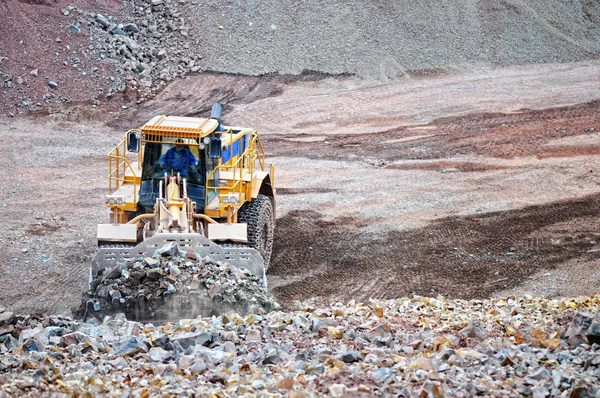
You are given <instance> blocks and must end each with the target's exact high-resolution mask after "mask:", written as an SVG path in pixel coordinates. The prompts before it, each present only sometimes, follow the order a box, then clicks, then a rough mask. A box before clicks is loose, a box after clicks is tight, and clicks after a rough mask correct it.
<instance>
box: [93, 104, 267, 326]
mask: <svg viewBox="0 0 600 398" xmlns="http://www.w3.org/2000/svg"><path fill="white" fill-rule="evenodd" d="M221 116H222V108H221V106H220V105H219V104H214V105H213V107H212V110H211V113H210V117H208V118H200V117H185V116H165V115H160V116H156V117H154V118H152V119H151V120H150V121H148V122H147V123H146V124H144V125H143V126H142V127H141V128H140V129H133V130H129V131H128V132H127V133H126V134H125V136H124V137H123V139H122V141H121V142H120V143H119V144H118V145H117V146H116V147H115V148H114V149H113V150H112V151H111V152H110V153H109V154H108V164H109V171H108V194H107V195H106V197H105V202H106V207H107V209H108V220H107V222H106V223H102V224H99V225H98V230H97V240H98V252H97V254H96V256H95V257H94V258H93V260H92V265H91V270H90V281H89V282H90V292H94V291H97V290H98V288H99V286H100V287H105V291H108V292H109V294H107V293H105V294H104V295H103V297H106V298H107V299H108V301H110V306H111V308H110V309H109V310H107V309H106V308H102V311H100V303H99V300H98V297H94V296H93V295H91V294H88V296H87V299H86V298H85V295H84V301H85V304H84V305H85V307H86V314H87V311H88V310H89V309H91V308H93V309H94V310H95V311H96V312H99V311H100V312H101V313H103V314H106V313H107V312H108V313H110V312H125V313H126V314H127V317H128V318H133V319H135V320H148V319H161V320H165V319H169V318H181V317H184V316H196V315H198V313H200V314H203V315H210V314H215V313H219V312H223V309H219V308H215V306H216V305H215V303H214V297H210V298H209V297H207V295H206V294H204V295H202V294H200V295H199V294H196V295H195V296H194V295H192V294H190V289H187V290H183V289H180V291H179V292H176V294H173V295H172V296H173V297H171V298H170V299H169V300H163V301H164V302H163V303H162V304H160V305H158V304H157V303H156V301H152V300H150V299H151V297H149V296H148V295H144V290H143V289H140V288H139V286H138V287H137V291H139V292H142V293H141V294H138V296H139V299H136V300H131V299H132V297H124V295H123V293H122V292H120V291H119V289H118V288H117V287H114V288H109V287H108V286H114V284H113V285H111V284H112V283H113V282H114V281H115V278H120V279H119V280H123V279H124V278H125V277H129V271H131V269H130V268H131V264H132V263H134V262H135V261H137V262H138V264H139V263H140V262H141V263H143V264H145V266H146V267H148V264H146V262H147V263H152V262H156V261H159V260H160V261H162V264H163V265H166V266H168V264H170V263H166V262H165V261H166V260H161V256H160V255H159V256H158V257H157V254H156V253H157V251H160V250H163V253H164V251H165V250H168V249H169V248H170V249H174V250H175V251H177V252H178V253H180V254H181V255H182V256H184V254H185V253H188V254H189V253H193V256H195V258H198V259H200V258H204V257H206V258H207V259H210V261H212V262H213V263H214V264H217V267H218V266H219V264H221V265H222V264H231V265H232V266H234V267H235V269H237V270H243V271H244V272H246V273H247V274H248V275H252V277H254V278H257V279H258V280H260V281H262V284H263V285H264V287H265V288H266V271H267V269H268V266H269V262H270V259H271V252H272V247H273V234H274V227H275V187H274V167H273V165H272V164H266V163H265V151H264V148H263V145H262V143H261V140H260V138H259V135H258V133H257V131H256V130H254V129H251V128H239V127H230V126H225V125H223V124H222V123H221ZM165 248H167V249H165ZM152 258H154V260H153V259H152ZM157 258H158V259H159V260H156V259H157ZM144 259H145V260H144ZM127 264H129V270H128V266H127ZM160 265H161V264H158V266H160ZM221 268H222V267H221ZM157 269H158V268H157ZM165 269H166V268H165ZM236 272H238V273H239V271H236ZM123 275H125V277H123ZM192 282H193V281H192ZM104 285H106V286H104ZM168 285H170V284H168ZM170 288H171V287H170V286H169V287H168V289H167V291H164V292H162V293H163V296H168V294H167V293H171V292H170V291H168V290H169V289H170ZM107 289H108V290H107ZM121 290H123V289H121ZM171 290H174V289H171ZM130 295H131V294H130ZM90 297H91V298H90ZM149 300H150V301H152V304H151V305H150V307H149V304H148V302H149ZM202 300H204V302H201V301H202ZM104 302H106V300H104Z"/></svg>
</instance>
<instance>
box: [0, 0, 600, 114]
mask: <svg viewBox="0 0 600 398" xmlns="http://www.w3.org/2000/svg"><path fill="white" fill-rule="evenodd" d="M0 22H1V23H0V35H1V36H2V37H3V41H2V44H1V45H0V77H1V78H2V80H1V81H0V94H1V95H0V105H3V106H4V109H5V111H4V112H3V113H4V114H13V115H14V114H16V113H19V112H22V111H24V110H35V109H42V108H45V107H47V106H49V105H52V104H57V103H58V104H64V103H72V102H79V101H84V102H92V104H93V105H99V104H100V103H103V104H105V103H107V102H110V101H111V100H112V99H113V95H114V94H118V96H117V97H116V98H117V99H118V101H116V103H117V105H116V106H117V107H120V106H121V105H122V104H123V103H124V102H123V100H124V101H125V103H127V102H132V101H143V100H144V99H146V98H148V97H151V96H153V95H154V94H155V93H156V92H157V90H159V89H160V87H162V86H164V85H165V84H167V83H168V82H169V81H171V79H173V78H176V77H181V76H185V75H186V74H188V73H200V72H206V71H213V72H219V73H234V74H242V75H254V76H256V75H264V74H301V73H317V74H333V75H338V74H352V75H357V76H359V77H374V78H378V79H381V78H396V77H405V76H412V75H422V74H431V73H439V72H442V71H444V70H455V69H459V70H460V69H464V68H472V67H474V66H477V65H513V64H526V63H547V62H572V61H578V60H584V59H590V58H594V57H596V55H597V54H598V52H599V49H600V44H599V43H600V40H598V39H599V38H600V24H599V23H598V22H600V5H598V2H596V1H590V0H584V1H577V2H563V1H559V0H549V1H541V0H536V1H530V2H525V1H521V0H511V1H508V0H503V1H473V0H463V1H459V2H456V1H449V0H443V1H429V0H428V1H419V2H416V1H404V2H395V3H389V4H387V3H380V2H362V1H349V2H344V3H336V2H333V3H332V2H320V1H309V2H296V3H289V2H288V3H280V2H275V1H272V0H271V1H265V2H258V3H257V2H246V1H223V0H208V1H198V0H128V1H125V2H118V1H116V0H72V1H66V0H7V1H5V2H3V3H2V4H0Z"/></svg>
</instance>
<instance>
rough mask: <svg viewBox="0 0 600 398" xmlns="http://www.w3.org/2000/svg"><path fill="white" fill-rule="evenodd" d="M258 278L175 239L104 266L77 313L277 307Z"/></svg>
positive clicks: (170, 314)
mask: <svg viewBox="0 0 600 398" xmlns="http://www.w3.org/2000/svg"><path fill="white" fill-rule="evenodd" d="M279 308H280V306H279V304H277V303H276V302H275V301H274V300H273V297H272V296H271V295H270V294H269V293H268V292H267V290H266V287H265V285H264V282H263V280H262V279H261V278H258V277H257V276H256V275H254V274H252V273H251V272H250V271H248V270H246V269H243V268H237V267H236V266H234V265H232V264H229V263H227V262H222V261H213V260H212V259H211V258H210V257H204V258H199V257H198V255H197V254H196V253H194V252H193V251H192V250H189V251H187V252H186V253H183V252H180V251H179V249H178V247H177V245H176V244H175V243H171V244H167V245H165V247H163V248H160V249H158V250H157V251H156V252H155V253H154V256H152V257H145V258H142V257H140V258H136V259H132V260H131V261H128V262H127V263H122V264H117V265H116V266H115V267H114V268H111V269H105V270H103V272H102V273H101V275H99V276H98V277H97V278H96V279H95V280H94V281H93V282H92V284H91V287H90V291H89V292H87V293H86V294H84V299H83V303H82V306H81V307H80V309H79V310H78V311H77V314H78V315H79V316H81V317H83V318H84V319H85V318H86V317H87V316H95V317H102V316H104V315H106V314H114V313H117V312H123V313H125V314H126V316H127V318H128V319H131V320H142V321H146V320H159V321H167V320H173V319H181V318H186V317H187V318H194V317H196V316H199V315H202V316H211V315H220V314H222V313H225V312H227V311H235V312H237V313H239V314H242V315H247V314H250V313H252V314H265V313H267V312H269V311H271V310H273V309H275V310H276V309H279Z"/></svg>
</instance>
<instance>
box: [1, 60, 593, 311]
mask: <svg viewBox="0 0 600 398" xmlns="http://www.w3.org/2000/svg"><path fill="white" fill-rule="evenodd" d="M598 77H600V62H597V61H593V62H584V63H575V64H562V65H544V66H528V67H510V68H499V69H489V68H488V69H473V71H472V72H469V73H461V74H451V73H433V72H431V71H424V73H423V74H422V75H416V76H414V77H412V78H410V79H400V80H394V81H386V82H381V81H366V80H361V79H358V78H354V77H348V76H346V77H331V76H329V77H328V76H300V77H289V76H288V77H285V76H284V77H276V76H268V77H263V78H245V77H240V76H229V75H198V76H190V77H188V78H186V79H181V80H178V81H175V82H174V83H172V84H171V85H170V86H168V87H167V88H166V89H165V90H164V91H163V92H162V93H161V94H160V95H159V96H158V97H156V98H155V99H153V100H152V101H149V102H146V103H143V104H141V105H139V106H133V105H128V106H129V107H128V108H127V109H123V110H121V111H114V109H119V107H116V106H114V105H115V104H112V105H113V106H110V107H106V108H103V107H102V106H100V107H98V108H92V107H91V105H90V104H85V103H84V104H72V105H70V106H69V107H65V108H61V109H55V110H53V112H52V113H50V114H46V113H41V112H40V113H38V114H32V115H29V116H28V117H23V118H6V119H3V120H2V123H1V124H0V135H1V136H2V137H3V138H4V139H3V140H0V150H1V151H2V154H3V155H2V157H1V158H0V169H1V170H3V172H2V173H0V190H1V191H2V203H1V204H0V225H2V226H3V227H2V228H0V248H2V249H1V250H0V305H2V306H6V307H13V308H14V309H15V310H18V311H26V312H54V313H69V312H70V311H71V308H74V307H76V306H77V305H78V304H79V300H80V299H81V292H82V290H84V289H85V288H86V283H87V278H88V266H89V263H90V259H91V258H92V257H93V255H94V253H95V248H96V242H95V231H96V224H98V223H100V222H104V220H105V217H106V215H105V209H104V195H105V194H106V189H107V185H108V183H107V181H106V174H107V158H106V154H107V153H108V152H109V151H110V150H111V149H112V148H113V146H115V145H116V144H117V143H118V141H119V140H120V139H121V137H122V136H123V134H124V131H125V129H126V128H129V127H139V125H141V124H142V123H143V122H144V121H146V120H147V119H149V117H151V116H153V115H155V114H158V113H168V114H185V115H201V116H207V115H208V109H210V105H211V104H212V102H216V101H220V102H222V103H224V104H225V114H224V123H225V124H228V125H239V126H251V127H254V128H256V129H257V130H258V131H259V132H261V133H262V140H263V145H264V147H265V150H266V153H267V157H268V160H269V161H270V162H272V163H274V165H275V170H276V177H275V186H276V188H277V194H278V196H277V225H276V240H275V247H274V253H273V259H272V263H271V267H270V270H269V273H268V279H269V287H270V289H271V291H272V293H273V294H274V295H275V297H276V299H277V300H278V301H280V302H281V303H282V304H283V305H284V307H286V308H295V307H296V306H297V305H298V303H299V302H306V301H313V302H319V303H328V302H330V301H337V300H341V301H347V300H350V299H356V300H359V301H365V300H368V298H369V297H374V298H395V297H399V296H406V295H410V294H420V295H432V296H437V295H438V294H443V295H445V296H448V297H455V298H484V297H490V296H506V295H512V294H519V295H522V294H532V295H543V296H549V297H553V296H578V295H583V294H591V293H594V292H597V291H599V290H600V211H599V210H598V205H599V204H600V168H599V167H598V166H599V165H600V157H599V154H600V143H599V142H600V119H599V118H598V114H599V111H600V94H598V93H600V90H599V89H600V79H598Z"/></svg>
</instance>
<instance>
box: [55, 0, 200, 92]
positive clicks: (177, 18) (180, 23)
mask: <svg viewBox="0 0 600 398" xmlns="http://www.w3.org/2000/svg"><path fill="white" fill-rule="evenodd" d="M185 4H186V1H185V0H180V1H172V0H160V1H158V0H154V1H151V2H148V1H140V0H135V1H131V2H130V7H131V8H132V12H131V13H130V15H129V16H128V17H127V18H126V19H123V20H120V19H119V18H117V17H113V16H109V15H107V16H104V15H102V14H96V13H92V12H86V11H82V10H78V9H77V8H76V7H74V6H70V7H69V8H68V9H65V10H63V13H64V12H73V13H75V12H78V13H79V15H81V16H83V18H79V19H78V20H77V21H76V23H74V24H73V25H71V26H73V27H76V28H77V29H80V27H79V26H77V24H79V25H86V29H85V32H84V33H86V34H87V35H88V36H89V40H90V42H91V44H90V45H89V51H88V55H89V56H90V57H92V58H95V59H96V61H98V62H102V61H104V60H108V61H110V62H111V63H112V64H113V66H114V68H115V69H116V71H117V76H119V78H118V79H115V78H114V77H113V80H115V84H114V85H113V87H112V88H111V89H110V90H109V92H108V93H107V94H111V93H112V92H115V91H121V90H123V89H124V88H125V83H124V81H125V82H126V84H128V85H129V87H130V88H131V89H133V90H134V91H137V92H138V95H139V96H138V102H141V101H143V100H144V99H146V98H149V97H153V96H154V95H155V94H156V92H157V91H158V90H159V89H160V87H161V86H162V85H164V84H166V82H168V81H170V80H172V79H173V78H174V77H176V76H184V75H186V74H187V73H190V72H199V71H200V70H201V69H200V66H198V65H197V61H198V60H199V59H201V58H202V56H201V55H199V54H197V53H196V52H195V51H193V50H191V42H190V40H188V34H189V27H188V26H187V24H186V20H185V18H184V17H183V15H182V14H183V13H182V10H181V8H180V7H182V6H184V5H185ZM194 4H195V2H194V3H191V5H194ZM67 15H68V14H67ZM111 77H112V76H111ZM111 77H108V76H107V77H106V78H108V79H110V78H111Z"/></svg>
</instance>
